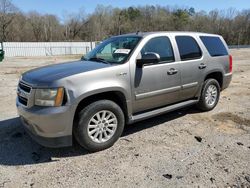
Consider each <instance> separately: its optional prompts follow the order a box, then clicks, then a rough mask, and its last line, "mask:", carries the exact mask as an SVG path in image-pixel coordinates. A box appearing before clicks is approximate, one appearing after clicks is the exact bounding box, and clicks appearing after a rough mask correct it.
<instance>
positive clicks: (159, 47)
mask: <svg viewBox="0 0 250 188" xmlns="http://www.w3.org/2000/svg"><path fill="white" fill-rule="evenodd" d="M148 52H154V53H157V54H159V56H160V62H173V61H174V53H173V49H172V45H171V42H170V40H169V38H168V37H155V38H152V39H150V40H149V41H148V42H147V43H146V44H145V46H144V47H143V48H142V50H141V55H142V57H143V55H144V54H145V53H148Z"/></svg>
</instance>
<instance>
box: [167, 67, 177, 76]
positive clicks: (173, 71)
mask: <svg viewBox="0 0 250 188" xmlns="http://www.w3.org/2000/svg"><path fill="white" fill-rule="evenodd" d="M177 72H178V70H176V69H174V68H171V69H169V71H168V72H167V73H168V75H173V74H176V73H177Z"/></svg>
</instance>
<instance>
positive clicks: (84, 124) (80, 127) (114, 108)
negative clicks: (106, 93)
mask: <svg viewBox="0 0 250 188" xmlns="http://www.w3.org/2000/svg"><path fill="white" fill-rule="evenodd" d="M124 124H125V121H124V114H123V112H122V110H121V108H120V107H119V106H118V105H117V104H116V103H114V102H113V101H109V100H100V101H96V102H94V103H92V104H90V105H88V106H86V107H85V108H84V109H82V110H81V111H80V113H79V122H78V124H77V125H76V127H75V128H74V135H75V138H76V140H77V142H78V143H79V144H80V145H81V146H82V147H84V148H85V149H87V150H89V151H99V150H103V149H106V148H109V147H111V146H112V145H113V144H114V143H115V142H116V141H117V140H118V138H119V137H120V136H121V134H122V132H123V128H124Z"/></svg>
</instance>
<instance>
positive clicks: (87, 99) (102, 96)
mask: <svg viewBox="0 0 250 188" xmlns="http://www.w3.org/2000/svg"><path fill="white" fill-rule="evenodd" d="M98 100H110V101H113V102H115V103H116V104H118V105H119V106H120V107H121V109H122V111H123V113H124V116H125V120H126V122H127V121H128V116H129V115H128V114H129V105H128V100H127V96H126V94H125V93H124V92H122V91H121V90H105V91H103V90H101V91H99V90H97V91H95V92H93V91H92V92H91V93H89V94H85V95H84V97H82V98H81V99H79V100H78V101H79V102H78V104H77V106H76V108H75V111H74V119H73V129H74V126H75V124H76V123H77V122H78V119H79V116H78V114H79V112H80V111H81V109H83V108H84V106H87V105H89V104H91V103H92V102H95V101H98ZM72 131H73V130H72Z"/></svg>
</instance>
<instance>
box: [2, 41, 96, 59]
mask: <svg viewBox="0 0 250 188" xmlns="http://www.w3.org/2000/svg"><path fill="white" fill-rule="evenodd" d="M94 47H95V42H4V43H3V49H4V51H5V56H6V57H14V56H55V55H74V54H86V53H87V52H89V51H90V50H92V49H93V48H94Z"/></svg>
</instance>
